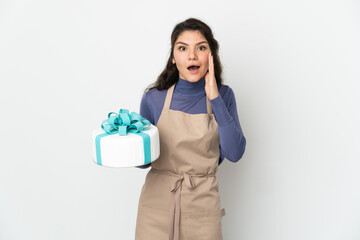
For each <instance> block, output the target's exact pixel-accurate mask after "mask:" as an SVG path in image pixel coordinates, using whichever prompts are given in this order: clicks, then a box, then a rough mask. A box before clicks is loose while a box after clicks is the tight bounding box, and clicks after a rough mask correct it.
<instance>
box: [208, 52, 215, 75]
mask: <svg viewBox="0 0 360 240" xmlns="http://www.w3.org/2000/svg"><path fill="white" fill-rule="evenodd" d="M209 72H210V74H214V57H213V56H212V53H211V52H210V54H209Z"/></svg>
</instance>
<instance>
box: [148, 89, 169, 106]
mask: <svg viewBox="0 0 360 240" xmlns="http://www.w3.org/2000/svg"><path fill="white" fill-rule="evenodd" d="M166 93H167V89H163V90H159V89H157V88H153V89H150V90H149V91H147V92H146V93H145V94H144V95H143V97H142V98H143V100H144V101H147V102H148V103H151V102H157V101H158V100H159V99H162V98H165V96H166Z"/></svg>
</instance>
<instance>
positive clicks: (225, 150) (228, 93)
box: [210, 86, 246, 165]
mask: <svg viewBox="0 0 360 240" xmlns="http://www.w3.org/2000/svg"><path fill="white" fill-rule="evenodd" d="M222 88H223V89H220V93H222V94H219V96H218V97H216V98H214V99H212V100H210V102H211V104H212V108H213V112H214V115H215V119H216V121H217V122H218V125H219V127H218V132H219V135H220V154H221V155H220V159H219V165H220V164H221V162H222V161H223V159H224V157H225V158H227V159H229V160H230V161H231V162H237V161H239V160H240V159H241V157H242V156H243V154H244V152H245V146H246V139H245V136H244V134H243V132H242V129H241V126H240V122H239V118H238V114H237V107H236V100H235V95H234V92H233V91H232V89H231V88H230V87H225V86H222Z"/></svg>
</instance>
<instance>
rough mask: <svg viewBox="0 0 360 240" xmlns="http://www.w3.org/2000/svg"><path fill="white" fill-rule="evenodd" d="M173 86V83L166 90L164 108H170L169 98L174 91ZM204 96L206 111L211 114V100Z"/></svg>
mask: <svg viewBox="0 0 360 240" xmlns="http://www.w3.org/2000/svg"><path fill="white" fill-rule="evenodd" d="M174 88H175V84H173V85H172V86H171V87H169V88H168V90H167V93H166V98H165V103H164V108H166V109H170V104H171V99H172V96H173V93H174ZM205 98H206V109H207V113H208V114H212V107H211V102H210V100H209V98H208V97H207V96H205Z"/></svg>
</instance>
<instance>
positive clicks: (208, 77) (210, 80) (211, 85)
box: [205, 52, 219, 100]
mask: <svg viewBox="0 0 360 240" xmlns="http://www.w3.org/2000/svg"><path fill="white" fill-rule="evenodd" d="M208 66H209V67H208V69H209V70H208V72H207V73H206V74H205V92H206V96H207V97H208V98H209V100H213V99H214V98H217V97H218V96H219V90H218V88H217V84H216V79H215V71H214V58H213V56H212V55H211V52H210V53H209V61H208Z"/></svg>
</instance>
